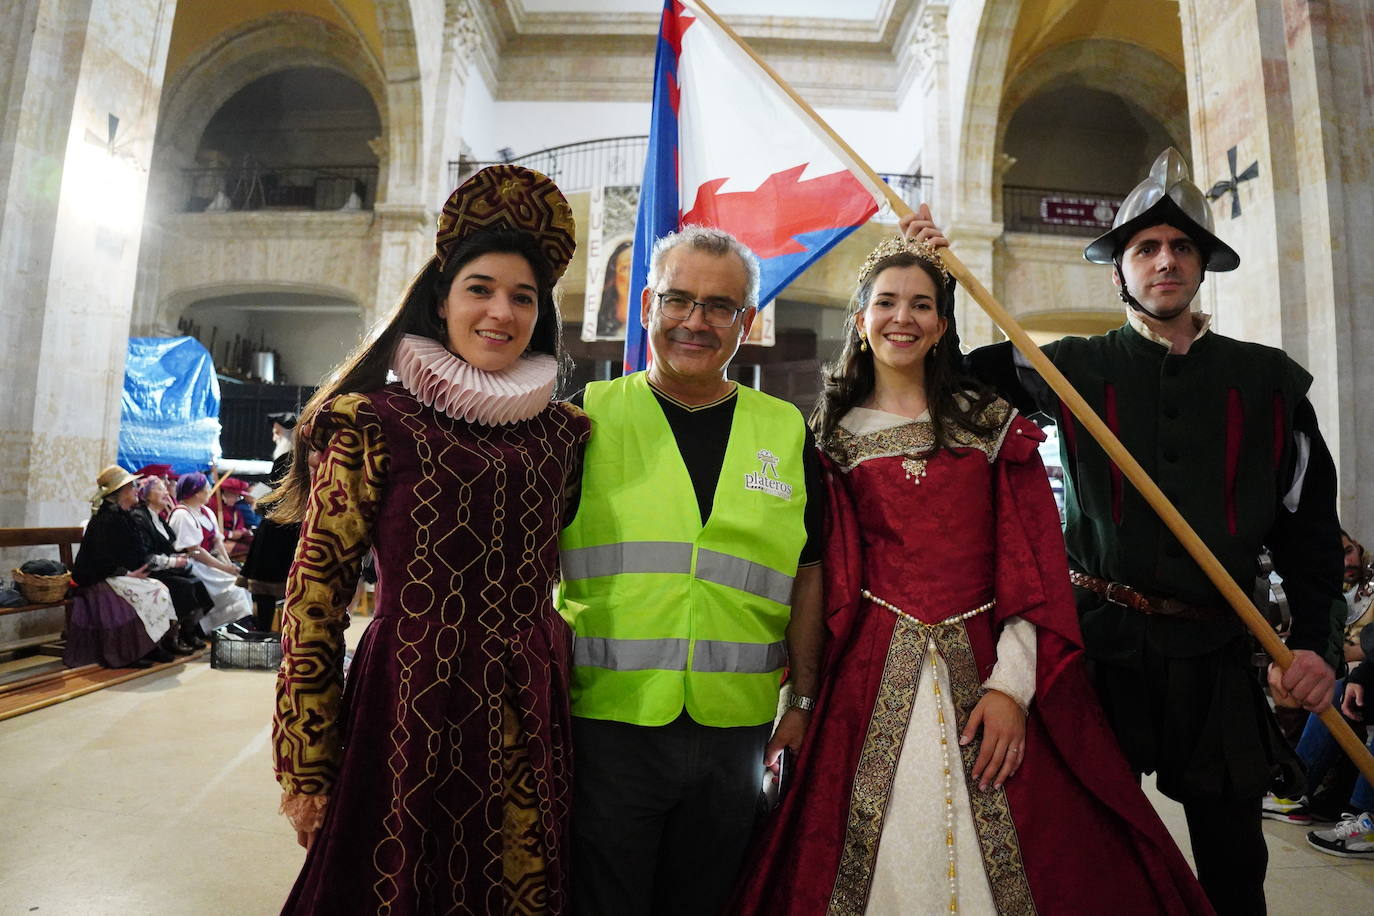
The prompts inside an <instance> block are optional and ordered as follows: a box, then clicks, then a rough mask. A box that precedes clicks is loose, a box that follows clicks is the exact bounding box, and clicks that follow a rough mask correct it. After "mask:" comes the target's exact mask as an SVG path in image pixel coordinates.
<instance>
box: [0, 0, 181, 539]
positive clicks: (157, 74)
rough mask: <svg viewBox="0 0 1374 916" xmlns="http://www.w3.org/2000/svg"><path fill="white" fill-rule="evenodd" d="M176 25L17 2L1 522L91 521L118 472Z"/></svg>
mask: <svg viewBox="0 0 1374 916" xmlns="http://www.w3.org/2000/svg"><path fill="white" fill-rule="evenodd" d="M175 12H176V4H175V3H174V2H172V3H163V2H157V0H19V2H18V4H17V7H16V11H15V13H14V15H13V16H12V17H10V18H7V19H6V21H5V26H6V30H7V31H8V32H10V34H9V35H7V36H6V38H5V39H4V46H5V48H4V49H5V50H6V51H9V50H10V48H11V46H13V51H14V53H13V56H10V55H9V54H6V61H7V64H9V65H12V69H11V70H10V74H9V75H8V76H7V77H6V78H5V82H4V83H3V84H0V88H3V89H4V90H5V92H6V97H5V99H4V101H5V108H4V112H5V113H4V115H3V122H0V123H3V126H4V133H3V135H0V189H2V190H0V338H2V339H3V343H0V347H3V348H4V349H3V350H2V351H0V391H4V392H5V397H4V398H2V399H0V443H3V444H2V445H0V467H3V468H4V474H3V475H2V476H0V479H3V481H4V482H3V484H0V525H6V526H25V525H72V524H77V523H79V522H81V521H84V519H85V517H86V515H87V512H88V508H87V506H86V505H85V499H84V497H85V496H86V495H87V493H88V492H89V491H90V490H91V489H93V487H94V483H93V482H94V478H95V474H96V473H97V472H98V471H99V470H100V468H101V467H102V466H103V465H105V464H109V463H110V462H112V461H113V460H114V457H115V451H116V447H117V441H118V433H119V407H120V392H121V390H122V387H123V375H124V356H125V350H126V346H127V343H126V342H127V338H128V331H129V316H130V313H131V310H132V300H133V289H134V280H135V273H136V267H137V261H138V248H139V240H140V235H141V232H142V211H143V204H144V195H145V193H146V190H147V175H148V165H149V161H150V159H151V153H152V137H153V133H154V130H155V128H156V126H157V114H158V102H159V99H160V96H161V92H162V78H163V68H164V64H165V61H166V56H167V43H168V40H169V38H170V35H171V27H172V18H173V15H174V14H175ZM111 116H114V118H117V119H118V123H117V125H116V126H115V127H114V135H113V140H111V138H110V132H111V124H112V123H113V121H112V119H111Z"/></svg>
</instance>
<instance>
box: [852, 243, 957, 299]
mask: <svg viewBox="0 0 1374 916" xmlns="http://www.w3.org/2000/svg"><path fill="white" fill-rule="evenodd" d="M904 252H905V253H906V254H910V255H914V256H915V257H917V258H919V259H920V260H922V261H925V262H926V263H927V264H933V265H935V269H936V270H938V271H940V280H941V282H943V283H944V284H946V285H948V284H949V271H948V270H946V269H945V262H944V261H942V260H941V259H940V253H939V252H938V251H936V250H935V249H934V248H933V247H931V245H930V243H929V242H924V241H917V240H916V239H907V238H903V237H901V236H900V235H899V236H894V237H893V238H890V239H887V240H886V241H884V242H883V243H882V244H881V245H879V246H878V247H877V248H874V249H873V253H872V254H870V255H869V256H868V257H867V258H865V259H864V263H863V266H862V267H860V268H859V285H860V286H863V285H864V284H865V283H866V282H868V278H869V275H870V274H872V273H873V269H874V268H875V267H877V266H878V264H879V263H880V262H882V261H885V260H887V259H888V258H890V257H892V256H893V255H895V254H902V253H904Z"/></svg>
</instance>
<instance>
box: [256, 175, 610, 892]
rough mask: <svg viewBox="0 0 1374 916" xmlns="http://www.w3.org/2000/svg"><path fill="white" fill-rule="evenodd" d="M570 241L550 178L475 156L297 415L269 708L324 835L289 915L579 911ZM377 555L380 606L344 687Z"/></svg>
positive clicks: (300, 803)
mask: <svg viewBox="0 0 1374 916" xmlns="http://www.w3.org/2000/svg"><path fill="white" fill-rule="evenodd" d="M574 238H575V237H574V225H573V219H572V211H571V209H570V208H569V206H568V203H567V201H566V200H565V199H564V197H563V195H562V193H560V192H559V190H558V188H557V187H555V186H554V183H553V182H552V181H550V180H549V179H548V178H546V177H545V176H543V175H540V174H539V173H538V172H533V171H530V170H528V169H524V168H520V167H518V166H504V165H503V166H494V167H492V168H488V169H484V170H482V171H480V172H478V173H477V174H476V175H474V176H473V177H472V178H470V179H469V180H468V181H467V182H465V183H464V184H463V185H462V186H461V187H459V188H458V189H457V190H456V191H454V192H453V194H452V195H451V196H450V197H449V200H448V202H447V203H446V204H445V205H444V209H443V212H442V214H441V216H440V219H439V231H438V235H437V237H436V240H435V251H436V253H435V256H434V257H432V258H431V259H430V261H429V263H428V264H427V265H426V266H425V268H424V269H423V270H422V271H421V273H420V274H419V276H418V277H416V279H415V280H414V282H413V283H412V284H411V287H410V289H409V290H408V291H407V292H406V294H405V296H404V297H403V299H402V303H401V305H400V307H399V308H398V309H397V311H396V312H395V313H394V315H393V316H392V317H391V320H390V321H389V322H388V324H387V325H386V327H385V328H384V329H383V330H382V331H381V332H380V334H379V335H378V336H377V337H376V338H375V339H373V340H371V341H368V342H366V343H364V344H363V345H362V347H360V349H359V351H358V352H357V353H356V354H355V355H354V356H353V357H351V358H350V360H349V361H348V362H346V363H345V364H344V365H343V366H342V367H340V369H339V370H338V371H337V372H336V374H335V375H334V376H333V378H332V379H331V380H330V381H328V382H327V383H326V384H325V385H324V386H323V387H322V388H321V389H320V391H319V393H317V395H316V396H315V397H314V398H312V399H311V402H310V403H309V404H307V405H306V407H305V410H304V412H303V414H302V418H301V424H300V426H301V432H300V435H299V437H298V442H297V446H296V453H295V457H294V459H293V461H292V464H291V470H290V473H289V475H288V477H287V480H286V482H285V484H284V485H283V486H282V487H281V494H282V495H281V497H280V502H279V505H278V508H277V509H275V510H272V512H273V517H275V518H276V519H277V520H278V521H281V522H292V521H296V520H300V521H301V533H300V546H299V547H298V549H297V551H296V558H295V561H294V563H293V564H292V567H291V571H290V575H289V577H288V580H287V588H286V606H285V610H284V612H283V626H282V654H283V659H282V667H281V670H280V672H279V674H278V679H277V711H276V718H275V720H274V722H273V747H274V752H275V758H276V771H277V779H278V781H279V782H280V783H281V786H282V791H283V803H282V806H283V810H284V811H285V812H286V813H287V815H288V817H290V819H291V821H292V823H293V825H294V826H295V828H296V830H297V835H298V838H299V840H300V841H301V843H302V845H304V846H306V848H307V849H308V852H307V854H306V860H305V865H304V867H303V869H302V870H301V874H300V877H299V878H298V879H297V881H296V885H295V887H294V889H293V890H292V891H291V895H290V898H289V899H288V900H287V902H286V907H285V912H287V913H320V914H333V913H362V912H366V913H374V912H389V913H398V914H399V913H459V912H461V913H526V912H529V913H534V912H538V913H561V912H564V911H565V910H566V908H567V887H568V872H567V867H568V866H567V860H568V849H567V824H568V814H569V806H570V796H571V785H572V784H571V778H570V777H571V773H570V769H569V762H568V750H569V743H570V740H571V734H570V728H571V722H570V713H569V708H568V686H567V685H568V677H569V673H570V671H571V661H572V644H571V643H572V639H571V633H570V631H569V629H568V626H567V625H566V624H565V623H564V622H563V620H562V618H561V617H559V616H558V613H557V612H556V611H555V610H554V607H553V600H552V598H553V585H554V581H555V579H556V578H557V575H558V530H559V526H560V524H561V520H562V507H563V505H564V487H565V484H566V482H567V481H568V480H569V479H570V477H571V475H572V474H573V472H574V471H575V469H576V467H577V465H578V463H579V462H580V460H581V453H582V444H583V443H584V442H585V441H586V438H587V436H588V433H589V431H590V423H589V421H588V420H587V416H586V414H584V413H583V412H582V411H581V410H580V409H578V408H576V407H573V406H571V405H568V404H563V403H557V402H551V401H550V398H551V396H552V394H553V391H554V388H555V385H556V384H557V381H558V376H559V370H560V367H561V366H562V365H563V363H564V356H563V351H562V347H561V343H560V318H559V314H558V308H557V306H556V304H555V302H554V298H553V287H554V284H555V283H556V282H557V281H558V278H559V276H561V275H562V273H563V271H564V270H565V269H566V268H567V266H568V262H569V261H570V260H571V258H572V254H573V249H574V245H575V241H574ZM388 370H391V371H394V372H395V374H396V376H397V378H398V379H399V381H397V382H395V383H392V384H387V373H388ZM311 449H314V450H315V451H317V452H320V453H321V455H320V458H319V461H318V467H317V468H316V469H315V471H314V476H313V482H312V479H311V472H310V471H309V470H308V467H309V463H310V462H309V459H308V455H307V452H308V451H309V450H311ZM369 549H371V550H372V551H373V554H374V556H375V558H376V568H377V572H378V582H377V601H376V616H375V617H374V619H373V621H372V623H371V624H370V626H369V627H368V629H367V631H366V632H365V633H364V634H363V638H362V641H361V643H360V645H359V647H358V650H357V653H356V655H355V656H354V659H353V664H352V666H351V668H350V670H349V672H348V679H347V683H346V684H345V683H343V678H342V674H341V668H342V664H341V663H342V658H343V651H344V645H343V630H344V628H345V627H346V626H347V625H348V620H347V615H346V612H345V611H346V608H347V606H348V603H349V600H350V599H351V598H352V597H353V593H354V589H355V587H356V585H357V581H358V575H359V569H360V567H361V565H362V561H363V557H364V555H365V554H366V553H367V552H368V550H369Z"/></svg>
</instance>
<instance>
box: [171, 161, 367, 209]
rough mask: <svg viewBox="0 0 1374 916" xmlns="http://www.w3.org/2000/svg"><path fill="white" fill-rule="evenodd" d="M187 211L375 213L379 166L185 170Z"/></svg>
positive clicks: (256, 165) (253, 165) (249, 165)
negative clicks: (372, 210) (358, 211)
mask: <svg viewBox="0 0 1374 916" xmlns="http://www.w3.org/2000/svg"><path fill="white" fill-rule="evenodd" d="M182 176H183V178H184V180H185V186H186V190H185V198H184V199H185V210H186V212H188V213H202V212H204V213H213V212H223V211H232V210H371V209H372V204H373V203H374V202H375V201H376V199H377V166H375V165H344V166H338V165H320V166H286V167H281V168H274V167H272V166H267V165H263V164H261V163H257V162H249V163H245V164H244V165H237V166H227V167H216V168H199V169H182Z"/></svg>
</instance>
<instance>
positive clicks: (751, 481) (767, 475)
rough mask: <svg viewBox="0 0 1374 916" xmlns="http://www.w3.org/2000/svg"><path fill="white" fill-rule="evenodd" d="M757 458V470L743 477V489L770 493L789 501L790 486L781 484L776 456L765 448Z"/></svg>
mask: <svg viewBox="0 0 1374 916" xmlns="http://www.w3.org/2000/svg"><path fill="white" fill-rule="evenodd" d="M757 458H758V459H759V469H758V470H757V471H756V472H754V473H752V474H745V475H744V488H745V489H746V490H759V491H760V492H763V493H771V494H772V495H774V496H776V497H778V498H780V499H791V498H792V485H791V484H790V483H783V481H782V478H781V477H779V476H778V456H777V455H774V454H773V453H772V452H770V451H769V450H768V449H766V448H761V449H759V453H758V455H757Z"/></svg>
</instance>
